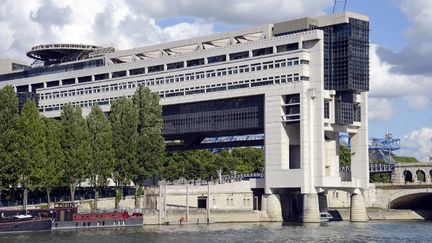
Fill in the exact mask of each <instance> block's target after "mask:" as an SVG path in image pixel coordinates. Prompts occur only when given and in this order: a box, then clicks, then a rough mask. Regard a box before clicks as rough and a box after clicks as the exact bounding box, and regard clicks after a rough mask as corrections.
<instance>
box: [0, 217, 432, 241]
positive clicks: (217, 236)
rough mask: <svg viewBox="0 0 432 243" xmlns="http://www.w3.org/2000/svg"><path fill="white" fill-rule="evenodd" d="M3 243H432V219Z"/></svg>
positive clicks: (74, 233)
mask: <svg viewBox="0 0 432 243" xmlns="http://www.w3.org/2000/svg"><path fill="white" fill-rule="evenodd" d="M0 242H32V243H34V242H91V243H99V242H103V243H108V242H122V243H123V242H205V243H207V242H432V222H430V221H425V222H420V221H406V222H405V221H404V222H398V221H396V222H395V221H393V222H389V221H370V222H368V223H350V222H329V223H321V224H305V225H302V224H282V223H242V224H240V223H237V224H211V225H182V226H179V225H172V226H144V227H136V228H127V229H92V230H80V231H78V230H71V231H56V232H37V233H21V234H2V235H0Z"/></svg>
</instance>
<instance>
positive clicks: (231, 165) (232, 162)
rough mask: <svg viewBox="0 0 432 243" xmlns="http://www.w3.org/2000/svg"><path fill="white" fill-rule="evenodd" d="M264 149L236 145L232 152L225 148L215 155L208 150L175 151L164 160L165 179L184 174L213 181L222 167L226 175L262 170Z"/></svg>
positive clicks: (186, 176) (187, 176) (169, 179)
mask: <svg viewBox="0 0 432 243" xmlns="http://www.w3.org/2000/svg"><path fill="white" fill-rule="evenodd" d="M263 169H264V151H263V150H262V149H257V148H236V149H233V150H232V151H231V152H230V151H227V150H224V151H222V152H220V153H218V154H213V153H211V152H209V151H208V150H194V151H186V152H173V153H169V154H167V155H166V157H165V159H164V163H163V178H164V179H166V180H167V181H170V182H172V181H174V180H177V179H179V178H181V177H184V178H186V179H187V180H193V181H196V180H198V179H201V180H207V181H208V180H212V179H216V178H217V176H218V174H217V173H218V170H221V173H222V174H224V175H227V174H230V173H231V172H232V171H237V173H250V172H262V171H263Z"/></svg>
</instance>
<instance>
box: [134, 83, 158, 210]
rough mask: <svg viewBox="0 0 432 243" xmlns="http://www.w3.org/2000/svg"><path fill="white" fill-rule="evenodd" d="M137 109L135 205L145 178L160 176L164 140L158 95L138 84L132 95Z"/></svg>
mask: <svg viewBox="0 0 432 243" xmlns="http://www.w3.org/2000/svg"><path fill="white" fill-rule="evenodd" d="M133 102H134V104H135V106H136V108H137V109H138V127H137V132H138V151H137V152H138V163H137V164H136V165H137V167H136V168H135V170H134V171H135V173H134V176H133V178H132V180H133V182H134V184H135V187H136V189H135V205H136V206H138V196H139V194H140V191H141V190H142V186H143V182H144V180H145V179H146V178H156V177H158V176H160V173H161V168H162V158H163V155H164V151H165V141H164V138H163V137H162V135H161V131H162V127H163V120H162V106H161V105H160V104H159V95H158V94H157V93H152V92H151V91H150V89H149V88H148V87H144V86H140V87H139V88H138V89H137V91H136V92H135V94H134V96H133Z"/></svg>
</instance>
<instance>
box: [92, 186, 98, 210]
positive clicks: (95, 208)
mask: <svg viewBox="0 0 432 243" xmlns="http://www.w3.org/2000/svg"><path fill="white" fill-rule="evenodd" d="M94 193H95V197H94V205H93V209H94V210H97V209H98V200H99V188H97V187H94Z"/></svg>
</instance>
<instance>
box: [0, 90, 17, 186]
mask: <svg viewBox="0 0 432 243" xmlns="http://www.w3.org/2000/svg"><path fill="white" fill-rule="evenodd" d="M18 118H19V116H18V99H17V97H16V96H15V92H14V89H13V87H12V86H6V87H4V88H2V89H0V168H1V169H0V190H1V189H9V188H11V187H13V186H16V184H17V181H18V180H17V178H18V175H17V172H18V169H19V163H18V158H19V154H18V148H19V144H18V136H17V133H18V122H19V120H18Z"/></svg>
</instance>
